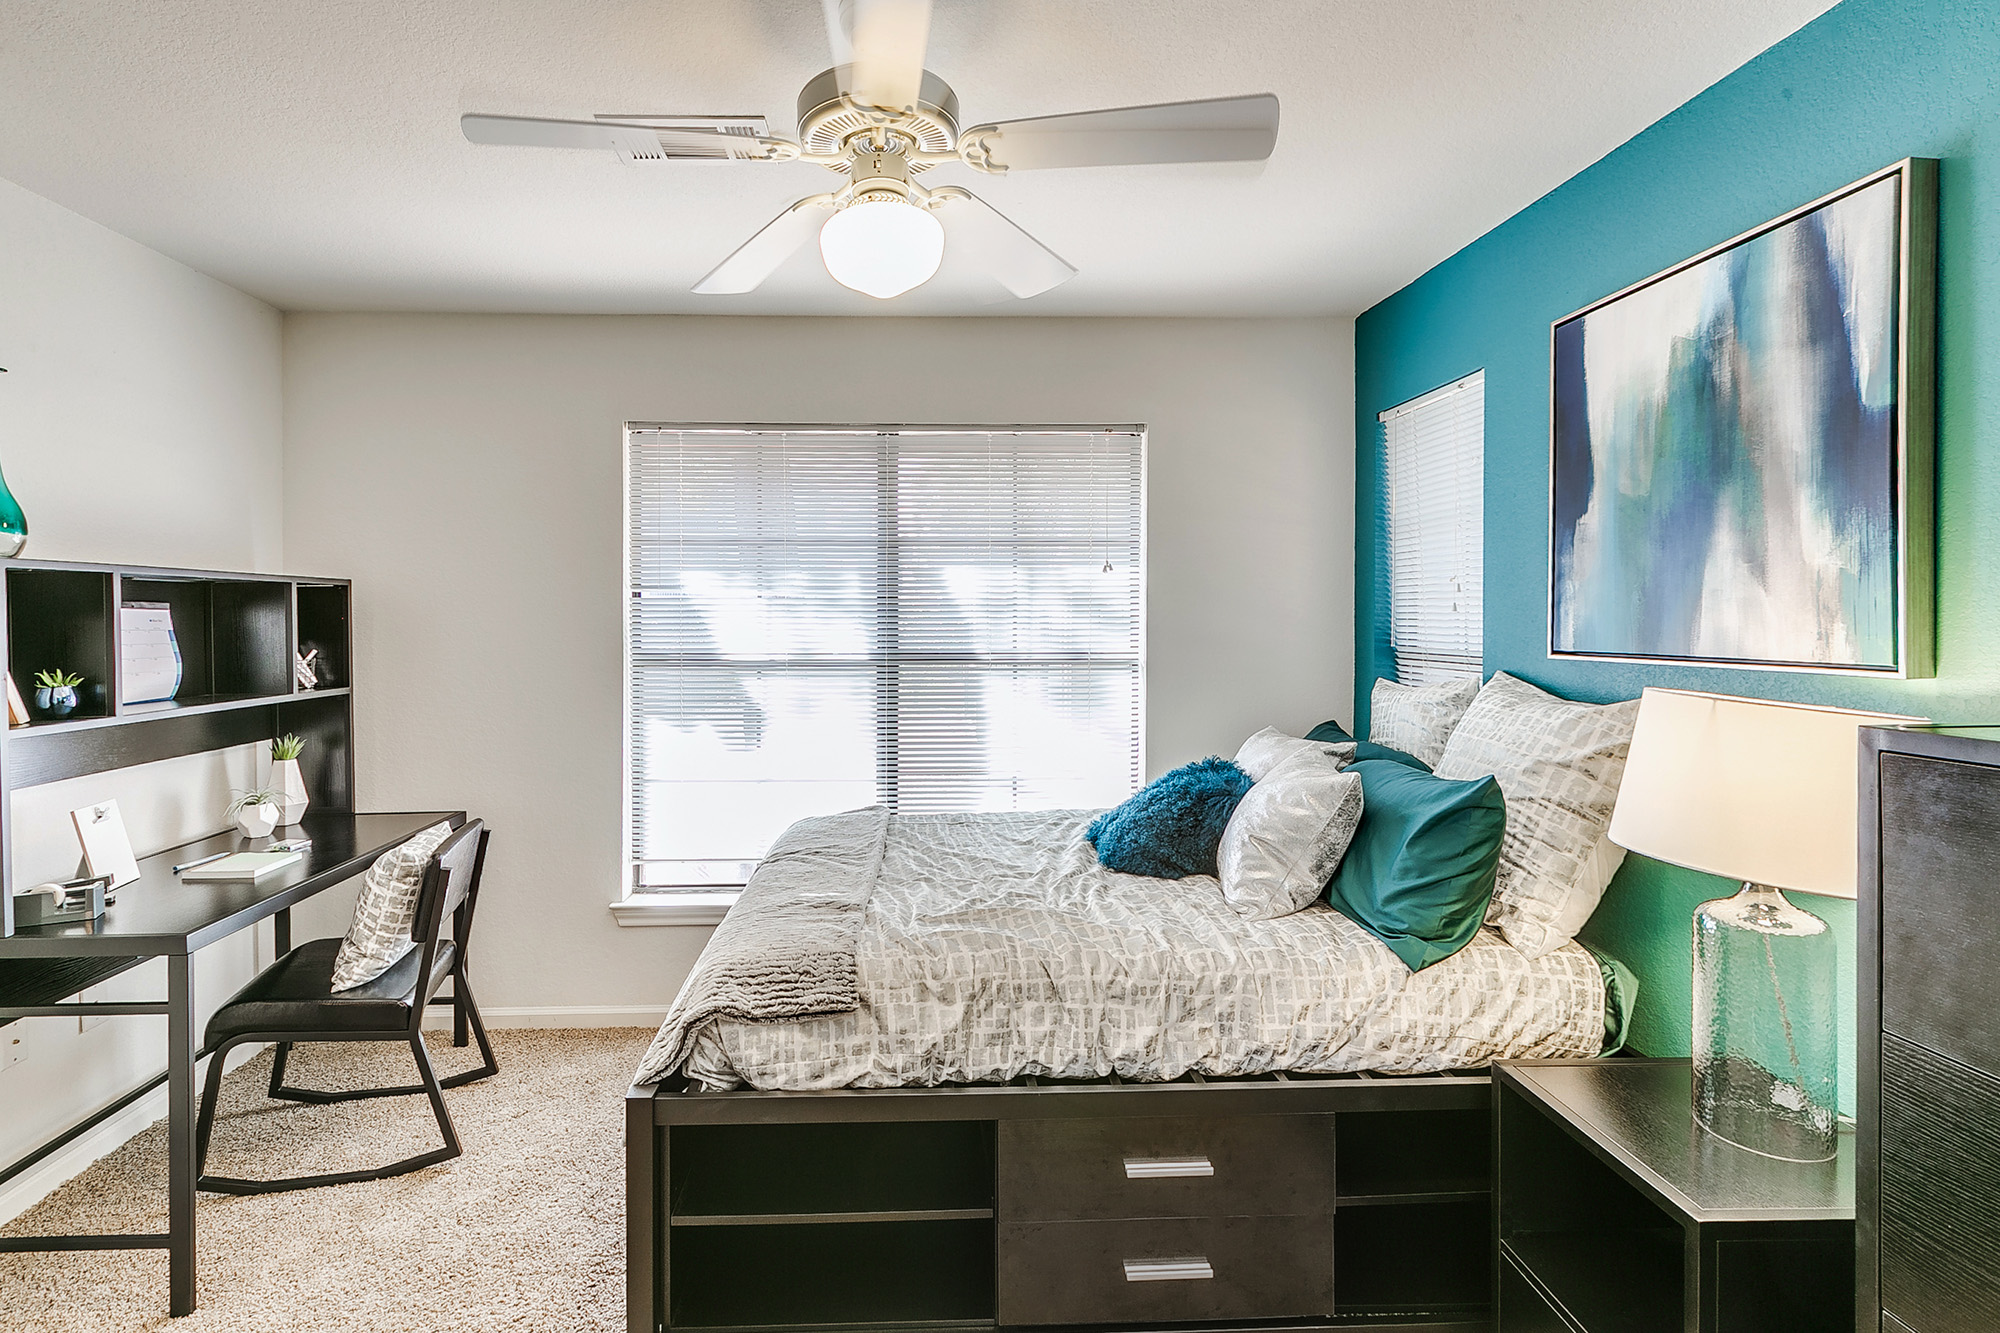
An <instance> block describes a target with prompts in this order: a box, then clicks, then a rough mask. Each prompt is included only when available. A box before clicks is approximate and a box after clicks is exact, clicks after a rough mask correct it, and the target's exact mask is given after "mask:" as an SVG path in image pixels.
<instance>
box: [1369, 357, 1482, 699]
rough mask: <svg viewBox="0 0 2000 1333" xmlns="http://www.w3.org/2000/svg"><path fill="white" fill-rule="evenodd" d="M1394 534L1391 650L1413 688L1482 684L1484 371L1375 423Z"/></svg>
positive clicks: (1399, 673)
mask: <svg viewBox="0 0 2000 1333" xmlns="http://www.w3.org/2000/svg"><path fill="white" fill-rule="evenodd" d="M1377 419H1378V420H1379V421H1381V423H1382V451H1383V469H1382V470H1383V494H1384V500H1385V503H1386V504H1387V507H1388V529H1389V645H1390V648H1391V649H1392V650H1393V651H1394V653H1395V658H1396V679H1397V680H1400V681H1404V682H1406V683H1408V684H1412V685H1421V684H1423V683H1425V682H1426V681H1437V680H1449V679H1452V678H1454V677H1461V676H1471V677H1475V678H1476V677H1477V676H1478V675H1479V673H1480V650H1481V645H1482V639H1483V620H1484V610H1483V604H1482V601H1481V589H1482V578H1481V569H1482V567H1483V565H1484V563H1485V553H1484V550H1483V547H1482V543H1483V541H1484V537H1485V520H1484V515H1483V513H1482V505H1483V503H1484V497H1485V484H1484V476H1483V473H1484V470H1485V464H1486V373H1485V372H1484V371H1475V372H1473V373H1472V374H1471V375H1468V376H1466V377H1465V378H1464V379H1462V380H1458V381H1457V382H1455V383H1452V384H1447V385H1445V386H1444V387H1443V388H1442V389H1436V390H1433V391H1432V392H1430V393H1427V394H1425V395H1424V396H1423V397H1421V398H1415V399H1412V400H1411V401H1409V402H1407V403H1404V404H1403V405H1402V406H1401V407H1392V408H1390V409H1389V410H1388V411H1387V412H1384V413H1382V414H1381V416H1380V417H1379V418H1377Z"/></svg>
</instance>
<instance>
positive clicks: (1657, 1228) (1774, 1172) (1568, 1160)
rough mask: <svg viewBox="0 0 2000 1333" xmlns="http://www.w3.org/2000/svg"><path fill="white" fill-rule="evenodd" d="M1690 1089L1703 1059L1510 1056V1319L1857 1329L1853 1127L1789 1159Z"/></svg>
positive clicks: (1500, 1207)
mask: <svg viewBox="0 0 2000 1333" xmlns="http://www.w3.org/2000/svg"><path fill="white" fill-rule="evenodd" d="M1691 1090H1692V1070H1691V1066H1690V1064H1689V1062H1688V1061H1686V1060H1628V1059H1610V1060H1603V1059H1599V1060H1521V1061H1505V1062H1501V1063H1497V1064H1495V1065H1494V1066H1493V1164H1494V1199H1495V1203H1494V1210H1495V1218H1496V1226H1495V1231H1496V1236H1495V1242H1496V1244H1497V1246H1498V1254H1497V1256H1496V1260H1495V1263H1494V1274H1495V1281H1496V1285H1497V1288H1498V1290H1497V1293H1496V1308H1497V1311H1498V1321H1499V1330H1500V1333H1851V1330H1852V1329H1853V1328H1854V1138H1853V1135H1851V1134H1848V1133H1842V1134H1841V1136H1840V1147H1839V1156H1838V1157H1837V1158H1836V1159H1835V1160H1834V1161H1832V1162H1827V1163H1824V1164H1820V1165H1801V1164H1799V1163H1796V1162H1781V1161H1777V1160H1775V1159H1773V1158H1769V1157H1764V1156H1760V1155H1759V1154H1757V1153H1753V1152H1748V1151H1746V1150H1744V1149H1742V1148H1738V1147H1735V1146H1734V1145H1732V1144H1728V1143H1725V1142H1723V1141H1722V1140H1720V1139H1718V1138H1715V1137H1714V1136H1712V1135H1710V1134H1708V1133H1706V1132H1705V1131H1703V1130H1702V1129H1700V1128H1699V1127H1698V1126H1696V1124H1695V1123H1694V1119H1693V1116H1692V1114H1691V1112H1690V1094H1691Z"/></svg>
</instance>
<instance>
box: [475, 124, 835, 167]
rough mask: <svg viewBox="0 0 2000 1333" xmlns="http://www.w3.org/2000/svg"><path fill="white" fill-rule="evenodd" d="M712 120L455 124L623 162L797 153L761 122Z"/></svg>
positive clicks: (509, 140)
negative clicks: (602, 152)
mask: <svg viewBox="0 0 2000 1333" xmlns="http://www.w3.org/2000/svg"><path fill="white" fill-rule="evenodd" d="M714 120H715V118H714V117H700V116H648V117H644V118H640V117H632V118H631V119H630V120H626V119H624V118H621V117H610V116H599V117H598V118H597V119H595V120H541V119H537V118H536V117H533V116H485V115H476V114H475V115H469V116H460V117H459V118H458V124H459V128H460V129H461V130H462V131H464V134H465V137H466V138H467V139H469V140H471V141H472V142H473V143H477V144H505V145H509V146H515V147H522V148H595V149H608V150H610V151H612V152H615V153H617V154H618V156H619V157H621V158H623V159H625V161H627V162H717V161H747V162H783V161H788V160H789V159H791V158H795V157H797V156H798V155H799V153H798V145H796V144H794V143H792V142H790V141H789V140H783V139H774V138H772V137H771V136H769V135H767V134H764V133H762V132H761V127H762V126H763V123H764V122H763V120H762V119H761V118H753V117H747V116H737V117H731V118H730V123H731V124H732V125H736V126H737V128H736V129H734V130H733V131H730V132H725V131H723V130H721V129H717V128H714V127H713V125H712V124H711V125H704V124H703V123H702V122H703V121H709V122H714Z"/></svg>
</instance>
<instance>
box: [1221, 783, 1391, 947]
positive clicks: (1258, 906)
mask: <svg viewBox="0 0 2000 1333" xmlns="http://www.w3.org/2000/svg"><path fill="white" fill-rule="evenodd" d="M1360 823H1361V775H1360V774H1359V773H1343V772H1341V761H1340V760H1339V759H1338V758H1336V757H1334V756H1332V755H1324V754H1317V753H1314V752H1312V751H1302V752H1300V753H1297V754H1294V755H1292V756H1291V757H1289V758H1287V759H1285V760H1283V761H1282V762H1280V763H1279V764H1278V766H1277V767H1276V768H1274V769H1272V770H1271V771H1270V772H1269V773H1268V774H1266V775H1265V776H1264V777H1263V778H1261V779H1260V780H1258V782H1257V783H1256V784H1255V785H1254V786H1252V787H1251V788H1250V790H1249V791H1248V792H1246V793H1245V794H1244V796H1243V799H1242V800H1241V801H1239V802H1237V805H1236V812H1235V813H1234V814H1232V815H1230V816H1229V826H1228V827H1227V828H1225V829H1223V830H1222V845H1221V846H1219V847H1217V848H1216V850H1215V861H1216V865H1217V866H1218V867H1219V868H1220V869H1221V872H1222V873H1221V880H1222V896H1223V897H1224V898H1225V899H1227V900H1228V902H1229V905H1230V906H1231V907H1233V908H1235V909H1236V912H1237V914H1238V915H1239V916H1246V917H1249V918H1251V919H1252V920H1254V921H1268V920H1270V919H1271V918H1272V917H1279V916H1290V915H1291V914H1292V913H1293V912H1296V911H1299V910H1300V909H1301V908H1304V907H1307V906H1310V905H1311V903H1312V902H1313V900H1314V899H1316V898H1318V897H1319V895H1320V893H1321V892H1322V891H1324V890H1325V888H1326V882H1327V881H1328V880H1329V879H1331V878H1333V872H1334V871H1335V870H1337V869H1339V867H1340V860H1341V858H1342V857H1344V856H1346V855H1347V844H1348V843H1350V842H1352V841H1354V830H1355V828H1356V827H1357V826H1358V825H1359V824H1360Z"/></svg>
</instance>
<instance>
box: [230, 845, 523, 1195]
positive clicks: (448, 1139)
mask: <svg viewBox="0 0 2000 1333" xmlns="http://www.w3.org/2000/svg"><path fill="white" fill-rule="evenodd" d="M488 836H489V835H488V832H487V830H486V827H485V825H484V824H483V823H481V821H479V820H476V819H475V820H471V821H469V822H467V823H466V825H465V826H464V827H463V828H460V829H459V830H458V831H457V832H456V833H453V834H452V835H451V836H450V837H449V838H447V839H445V841H444V842H443V843H442V844H441V845H440V846H439V847H438V849H437V852H436V853H435V854H434V855H433V856H432V857H431V860H430V864H429V865H427V866H425V867H424V877H423V885H422V887H421V888H420V889H419V890H418V893H417V904H416V912H415V914H414V916H413V917H412V918H411V922H410V940H411V942H412V943H413V944H414V945H415V946H416V947H415V948H413V949H411V950H410V951H409V952H408V953H406V954H404V955H403V956H402V958H400V959H398V960H397V961H396V963H395V964H394V965H393V966H391V967H390V968H389V970H388V971H386V972H384V973H383V974H382V975H381V976H379V977H377V978H376V979H375V980H373V981H370V982H366V983H364V984H362V985H360V986H356V987H354V988H352V989H350V990H344V991H336V990H334V989H333V963H334V959H335V957H336V956H337V955H338V954H339V952H340V943H341V942H340V941H339V940H338V939H326V940H311V941H309V942H307V943H305V944H302V945H300V946H299V947H298V948H296V949H293V950H292V951H291V952H290V953H288V954H286V955H285V956H284V957H283V958H280V959H279V960H278V961H277V962H275V963H273V964H271V966H269V967H267V968H265V969H264V970H263V971H262V972H260V973H258V974H257V976H256V977H255V978H254V979H253V980H252V981H251V982H250V984H249V985H247V986H245V987H244V988H243V989H242V990H240V991H238V992H237V993H236V994H235V995H234V996H232V997H230V999H229V1001H228V1003H226V1004H224V1005H223V1006H222V1008H220V1009H218V1010H216V1012H215V1016H214V1017H213V1018H211V1019H209V1021H208V1032H207V1035H206V1041H205V1043H204V1044H205V1045H206V1046H207V1047H208V1048H210V1049H211V1050H213V1051H214V1054H213V1055H212V1056H210V1057H209V1062H208V1086H207V1088H206V1089H205V1090H204V1092H203V1094H202V1101H201V1115H200V1117H199V1118H198V1119H197V1120H196V1121H195V1131H194V1133H195V1149H194V1154H195V1155H194V1169H195V1184H196V1185H197V1186H198V1187H199V1188H201V1189H204V1190H208V1191H210V1192H211V1193H216V1194H276V1193H278V1192H280V1191H283V1190H297V1189H308V1188H311V1187H312V1186H315V1185H345V1184H348V1183H350V1182H353V1181H357V1180H382V1179H385V1178H387V1177H389V1176H400V1175H403V1174H405V1173H406V1172H410V1171H415V1170H417V1169H419V1168H420V1167H426V1166H430V1165H432V1164H433V1163H436V1162H443V1161H447V1160H449V1159H450V1158H453V1157H457V1156H458V1155H459V1154H460V1153H461V1152H463V1151H464V1149H462V1148H461V1147H460V1146H459V1142H458V1132H457V1131H456V1130H455V1129H454V1128H453V1127H452V1123H451V1113H450V1112H449V1111H447V1110H446V1109H445V1105H444V1091H443V1090H444V1089H445V1088H456V1087H459V1086H461V1085H463V1084H466V1083H470V1082H472V1081H473V1080H475V1079H482V1078H486V1077H488V1076H489V1075H492V1074H496V1073H498V1072H499V1071H500V1066H499V1064H498V1063H496V1062H495V1061H494V1059H493V1046H492V1043H490V1042H489V1041H487V1039H486V1025H485V1024H484V1023H483V1022H481V1021H480V1017H479V1006H478V1005H477V1004H476V1003H475V1002H474V1000H473V998H472V990H471V987H469V986H468V985H467V984H466V979H465V956H466V949H467V947H468V941H469V940H470V938H471V934H472V913H473V909H474V908H475V907H477V906H478V903H479V877H480V873H481V871H483V870H484V869H485V865H486V840H487V837H488ZM447 912H449V913H451V917H452V928H451V932H450V935H449V937H448V938H440V936H441V935H442V934H443V931H442V930H441V927H442V925H443V923H444V917H445V914H446V913H447ZM446 980H449V981H450V982H451V995H450V996H449V997H448V999H446V1000H444V1001H442V1002H445V1003H449V1004H451V1006H452V1008H453V1011H454V1013H453V1023H452V1029H453V1031H452V1041H453V1044H454V1045H457V1046H463V1045H465V1044H466V1035H467V1028H468V1026H469V1027H470V1029H471V1033H472V1035H473V1036H475V1037H477V1038H478V1041H479V1053H480V1055H481V1057H482V1059H483V1063H481V1064H480V1065H479V1067H478V1068H475V1069H469V1070H467V1071H465V1072H464V1073H462V1074H454V1075H452V1076H451V1077H450V1078H447V1079H444V1080H442V1081H440V1080H439V1078H438V1076H437V1073H436V1071H435V1070H433V1069H432V1068H431V1058H430V1051H429V1049H428V1048H427V1047H426V1046H425V1045H424V1034H423V1027H424V1011H425V1010H426V1008H428V1007H429V1006H430V1005H431V1004H433V1003H438V1002H440V1001H439V999H438V996H437V992H438V988H439V987H440V986H442V985H443V984H444V983H445V981H446ZM246 1041H260V1042H263V1041H268V1042H275V1043H277V1048H278V1049H277V1054H276V1056H275V1057H274V1058H273V1060H272V1063H271V1086H270V1095H271V1096H272V1097H275V1098H280V1099H283V1100H288V1101H297V1102H313V1103H328V1102H345V1101H355V1100H358V1099H360V1098H363V1097H403V1096H410V1095H413V1094H416V1093H419V1092H422V1093H427V1094H428V1095H429V1096H430V1099H431V1110H432V1111H433V1112H434V1113H436V1115H437V1123H438V1130H439V1131H440V1132H441V1133H442V1134H443V1135H444V1146H443V1147H441V1148H433V1149H432V1150H430V1151H429V1152H426V1153H420V1154H418V1155H417V1156H415V1157H406V1158H404V1159H403V1160H402V1161H400V1162H392V1163H390V1164H389V1165H387V1166H379V1167H375V1168H373V1169H371V1170H366V1171H336V1172H330V1173H326V1174H322V1175H314V1176H288V1177H285V1178H283V1179H278V1180H238V1179H234V1178H232V1177H228V1176H210V1175H206V1174H204V1173H203V1168H204V1166H205V1165H206V1164H207V1162H208V1140H209V1135H210V1133H211V1132H212V1131H213V1130H214V1128H215V1105H216V1100H217V1097H218V1096H219V1095H220V1093H221V1091H222V1065H223V1056H224V1055H225V1054H227V1053H228V1051H229V1048H230V1047H232V1046H236V1045H239V1044H241V1043H243V1042H246ZM321 1041H398V1042H408V1043H409V1045H410V1053H411V1054H412V1055H414V1056H415V1057H416V1061H417V1074H418V1076H419V1077H420V1078H421V1079H422V1080H423V1081H422V1082H421V1083H415V1084H409V1085H406V1086H403V1087H395V1088H359V1089H355V1090H352V1091H348V1092H319V1091H315V1090H314V1089H311V1088H289V1087H286V1086H285V1058H286V1056H287V1055H289V1054H290V1053H291V1048H292V1044H293V1043H294V1042H321Z"/></svg>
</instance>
